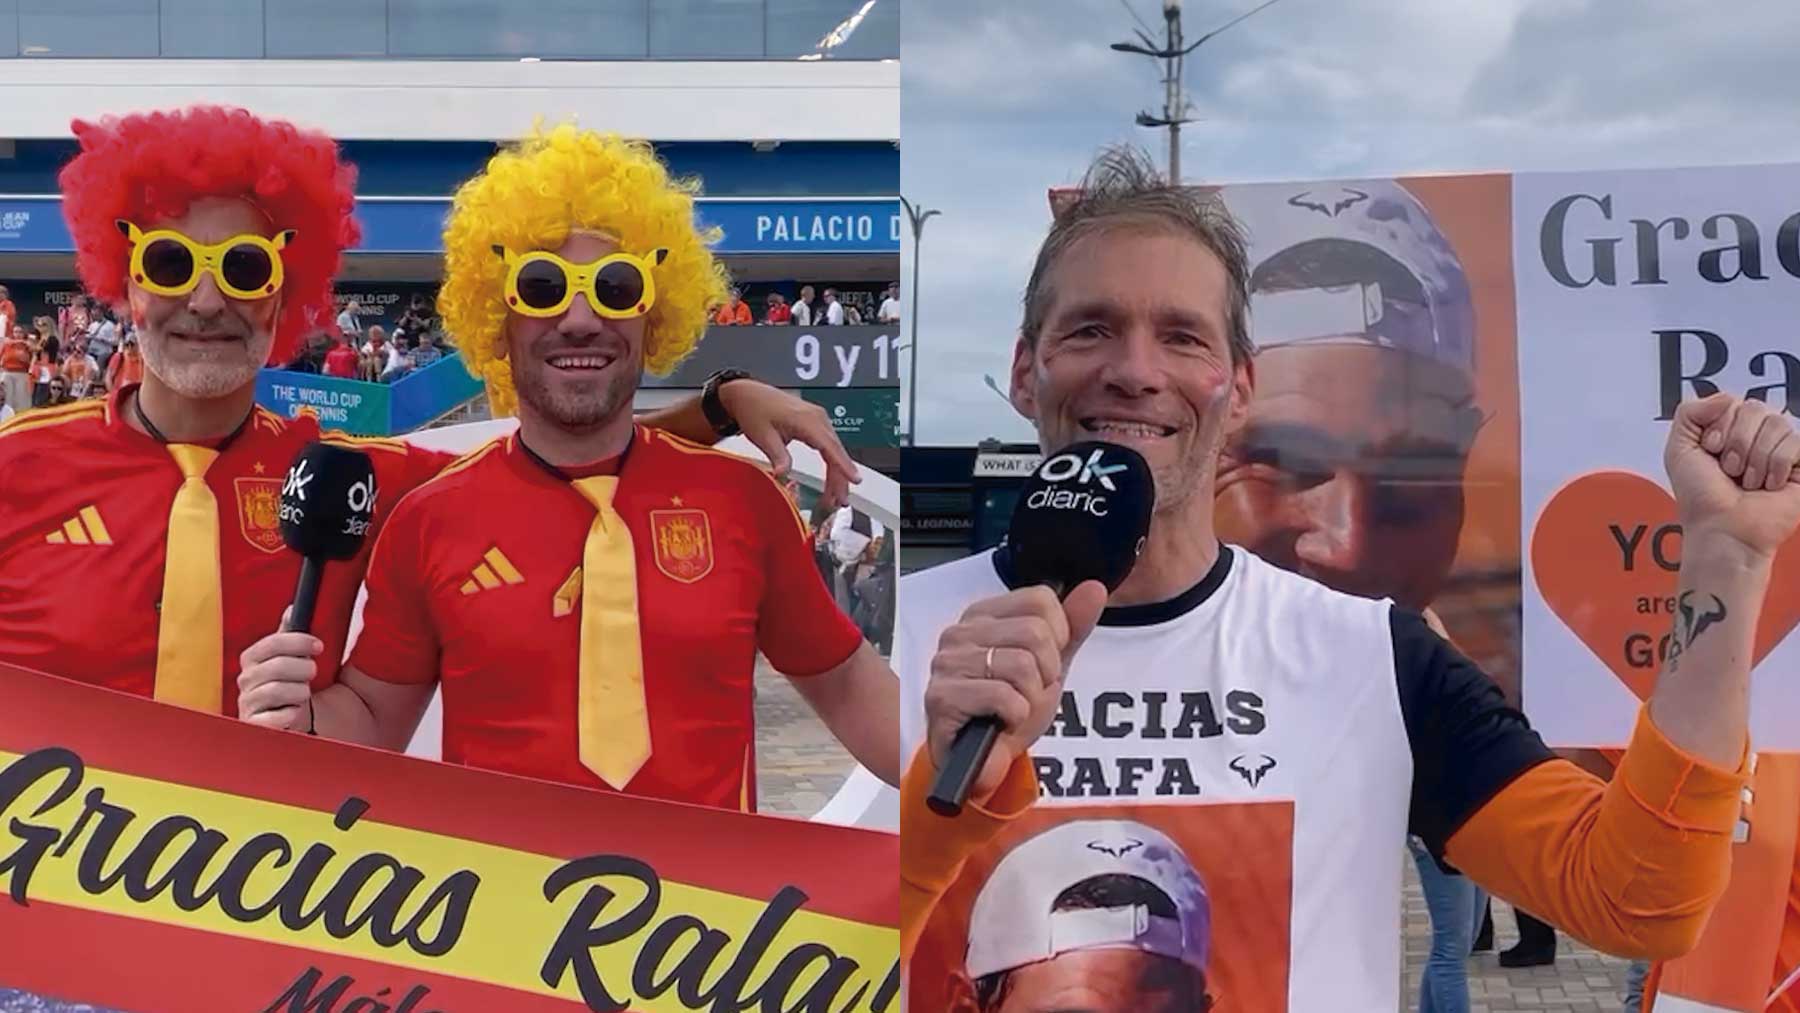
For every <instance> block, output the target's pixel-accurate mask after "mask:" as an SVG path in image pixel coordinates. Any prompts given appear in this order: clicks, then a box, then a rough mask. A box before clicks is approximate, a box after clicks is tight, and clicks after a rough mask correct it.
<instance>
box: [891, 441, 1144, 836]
mask: <svg viewBox="0 0 1800 1013" xmlns="http://www.w3.org/2000/svg"><path fill="white" fill-rule="evenodd" d="M1155 506H1156V483H1155V481H1154V480H1153V479H1152V478H1151V476H1150V466H1149V465H1148V464H1146V463H1144V458H1143V456H1142V455H1140V454H1139V453H1138V452H1137V451H1135V450H1132V449H1131V448H1129V447H1121V446H1119V445H1117V444H1114V443H1102V442H1099V441H1088V442H1083V443H1076V444H1072V445H1070V446H1068V447H1065V448H1063V449H1062V450H1060V451H1058V452H1057V453H1055V454H1052V455H1050V456H1049V457H1047V458H1045V459H1044V462H1043V463H1042V464H1040V465H1038V469H1037V471H1036V472H1035V473H1034V474H1033V475H1032V476H1031V478H1030V479H1029V480H1028V481H1027V482H1026V483H1025V487H1024V489H1022V490H1021V491H1020V493H1019V502H1018V504H1017V505H1016V506H1014V508H1013V515H1012V526H1011V527H1010V528H1008V529H1007V532H1006V545H1005V546H1004V547H1003V549H1002V551H1004V552H1005V553H1007V562H1008V563H1010V565H1011V570H1012V576H1013V580H1012V582H1011V583H1012V585H1013V586H1014V587H1028V586H1030V585H1033V584H1043V585H1045V586H1047V587H1049V588H1050V589H1051V590H1053V591H1055V592H1056V596H1057V597H1058V598H1061V597H1063V596H1064V595H1066V594H1068V593H1069V592H1070V591H1072V590H1074V589H1075V588H1077V587H1079V586H1081V584H1083V583H1085V582H1086V581H1090V580H1097V581H1100V582H1101V583H1102V584H1105V585H1106V590H1107V591H1109V592H1111V591H1113V590H1116V589H1117V588H1118V586H1119V585H1120V584H1123V583H1124V582H1125V577H1126V576H1127V575H1128V574H1130V573H1131V568H1132V566H1133V565H1135V564H1136V563H1137V558H1138V553H1140V552H1142V551H1143V550H1144V540H1145V538H1146V536H1148V535H1149V533H1150V513H1151V511H1152V510H1153V509H1154V508H1155ZM999 736H1000V722H999V720H998V719H997V718H995V717H993V716H992V715H983V716H981V717H977V718H973V719H971V720H970V721H969V723H968V724H966V725H963V726H962V728H960V729H958V730H957V733H956V738H955V739H954V740H953V741H952V742H951V743H950V753H949V755H948V756H946V757H945V759H944V767H943V769H942V770H940V771H938V776H937V780H936V781H935V782H934V783H933V784H932V786H931V794H930V795H928V796H926V799H925V801H926V804H927V805H929V806H930V807H931V811H932V812H935V813H937V814H938V815H940V816H955V815H957V814H958V813H960V812H962V807H963V803H964V802H967V801H968V798H969V789H970V788H971V787H973V786H974V784H975V777H976V775H978V774H980V773H981V768H982V767H984V766H986V765H987V758H988V754H989V753H990V752H992V751H993V749H994V741H995V740H996V739H997V738H999Z"/></svg>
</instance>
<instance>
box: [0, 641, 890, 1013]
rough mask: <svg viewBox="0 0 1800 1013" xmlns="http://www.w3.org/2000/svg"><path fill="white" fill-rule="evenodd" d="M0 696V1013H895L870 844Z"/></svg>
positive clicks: (310, 743) (50, 687)
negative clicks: (22, 1004) (98, 1011)
mask: <svg viewBox="0 0 1800 1013" xmlns="http://www.w3.org/2000/svg"><path fill="white" fill-rule="evenodd" d="M0 699H4V700H6V701H7V705H6V707H4V708H0V826H4V827H6V828H7V829H6V830H5V832H4V835H3V836H4V840H0V939H4V940H6V944H5V945H4V946H0V997H4V996H5V995H7V994H12V995H15V996H16V995H20V994H28V995H34V996H38V997H42V998H43V999H45V1000H48V1001H52V1002H56V1003H80V1004H82V1005H81V1006H80V1007H79V1008H82V1009H88V1008H91V1007H93V1006H99V1007H104V1008H106V1009H110V1010H118V1011H123V1013H178V1011H185V1010H243V1011H257V1010H262V1011H268V1013H300V1011H315V1013H317V1011H333V1010H335V1011H339V1013H349V1011H354V1010H377V1009H379V1010H388V1009H391V1010H394V1011H395V1013H400V1011H407V1013H427V1011H439V1013H476V1011H487V1010H509V1011H514V1010H516V1011H533V1010H543V1011H565V1010H569V1011H572V1010H581V1009H587V1010H596V1011H598V1010H608V1011H627V1010H629V1011H636V1013H664V1011H668V1013H675V1011H698V1010H708V1011H712V1010H721V1009H731V1010H741V1009H750V1008H758V1009H771V1010H774V1009H781V1010H787V1009H818V1010H824V1009H830V1010H833V1011H846V1013H861V1011H868V1013H880V1011H888V1010H897V1009H898V989H899V983H898V978H897V961H898V956H899V937H898V933H897V931H896V929H895V926H896V924H897V922H898V916H899V891H898V882H897V880H896V879H895V870H896V869H897V868H898V861H899V848H898V838H896V837H895V836H893V835H890V834H880V833H875V832H871V831H864V830H853V829H847V828H841V827H835V826H830V825H824V824H816V823H804V822H799V821H793V820H785V819H778V818H773V817H759V816H750V815H745V814H739V813H732V812H724V811H717V810H710V809H703V808H699V807H692V806H681V805H672V804H666V803H660V802H651V801H646V800H642V799H634V798H628V797H624V796H620V795H613V794H606V793H600V792H590V791H584V790H580V789H576V788H569V787H565V786H561V785H554V784H549V783H544V782H539V781H530V780H523V779H517V778H511V777H505V776H501V775H497V774H489V773H485V772H481V771H475V770H470V769H468V768H464V767H458V766H453V765H448V764H439V763H431V762H427V761H422V760H416V759H411V758H408V757H404V756H399V755H395V754H390V753H383V752H376V751H372V750H365V749H361V748H358V747H353V746H345V745H341V744H338V743H333V742H328V741H326V740H323V739H316V738H309V737H307V736H303V735H293V734H287V733H275V732H269V731H266V730H263V729H259V728H254V727H252V726H249V725H245V724H241V723H238V722H235V721H230V720H227V719H224V718H218V717H212V716H207V715H200V714H195V713H191V712H188V711H183V710H177V709H175V708H171V707H165V706H161V705H157V704H154V703H152V702H150V701H148V700H141V699H137V698H134V697H128V696H124V695H120V694H115V693H111V692H109V691H104V690H98V689H93V688H90V687H86V686H80V685H77V684H75V683H71V682H65V681H63V680H60V679H54V678H50V677H48V676H41V675H35V674H31V673H27V672H23V671H20V670H17V669H11V668H3V667H0ZM720 842H729V843H728V844H721V843H720ZM883 873H885V874H883ZM29 1008H33V1009H37V1008H42V1007H40V1006H38V1005H32V1006H30V1007H29Z"/></svg>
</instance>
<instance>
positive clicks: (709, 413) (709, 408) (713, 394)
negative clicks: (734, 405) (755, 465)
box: [700, 369, 756, 440]
mask: <svg viewBox="0 0 1800 1013" xmlns="http://www.w3.org/2000/svg"><path fill="white" fill-rule="evenodd" d="M754 379H756V378H755V377H753V376H751V375H750V374H749V373H746V372H744V371H743V370H741V369H721V370H719V371H718V372H717V373H714V374H713V375H711V376H709V377H707V378H706V385H705V386H704V387H702V388H701V389H700V410H701V411H702V412H704V413H705V414H706V421H707V423H708V424H709V425H711V426H712V428H713V433H714V434H715V435H717V436H718V437H719V439H721V440H722V439H724V438H726V437H727V436H736V435H737V434H738V433H740V432H743V430H742V429H740V428H739V427H738V424H737V420H736V419H734V418H732V417H731V413H730V412H728V411H726V410H725V403H724V402H723V401H720V400H719V388H720V387H723V386H725V385H726V384H728V383H730V382H731V381H733V380H754Z"/></svg>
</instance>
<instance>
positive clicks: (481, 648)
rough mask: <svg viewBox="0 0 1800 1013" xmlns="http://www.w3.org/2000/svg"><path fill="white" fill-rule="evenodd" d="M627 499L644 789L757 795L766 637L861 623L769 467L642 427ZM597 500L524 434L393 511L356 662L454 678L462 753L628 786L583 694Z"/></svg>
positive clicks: (806, 655) (389, 675) (473, 458)
mask: <svg viewBox="0 0 1800 1013" xmlns="http://www.w3.org/2000/svg"><path fill="white" fill-rule="evenodd" d="M619 469H620V470H619V487H618V491H617V493H616V494H615V497H614V508H615V509H617V510H618V512H619V514H620V515H621V516H622V517H623V518H624V519H625V524H626V527H627V529H628V530H629V531H630V532H631V540H632V548H633V556H634V561H635V566H636V571H637V601H638V620H639V636H640V638H641V641H642V654H643V662H644V692H645V696H646V700H647V703H648V706H649V714H650V747H651V754H650V759H649V761H648V762H647V763H645V765H644V766H643V768H642V769H640V770H639V771H638V773H637V775H636V776H635V777H633V779H632V781H631V783H630V784H628V785H627V786H626V791H627V793H629V794H632V795H640V796H645V797H649V798H660V799H668V800H673V801H679V802H690V803H695V804H699V805H709V806H716V807H721V808H727V809H740V810H745V811H754V809H755V777H754V771H755V766H754V763H755V757H754V755H753V754H754V749H755V711H754V706H753V694H752V689H753V679H754V668H755V660H756V652H757V650H758V649H760V650H761V651H762V652H763V654H765V655H766V656H767V657H768V658H769V661H770V663H771V664H773V665H774V666H775V667H776V668H777V669H779V670H780V671H782V672H784V673H786V674H788V675H790V676H794V677H797V678H798V677H804V676H808V675H816V674H818V673H821V672H824V671H827V670H829V669H831V668H835V667H836V666H837V665H839V664H841V663H843V662H844V661H845V660H846V659H847V658H849V657H850V655H851V653H852V652H854V651H855V650H856V648H857V646H858V645H859V644H860V643H861V642H862V635H861V633H859V632H858V630H857V629H856V627H855V626H854V625H853V624H851V622H850V620H849V619H848V618H847V617H845V616H844V614H843V613H842V612H841V611H839V610H838V608H837V605H836V603H835V602H833V601H832V599H831V596H830V594H829V593H828V592H827V591H826V589H825V584H824V582H823V581H822V580H821V579H820V577H819V571H818V569H817V567H816V566H815V565H814V563H813V559H812V554H811V550H810V548H809V547H808V540H807V532H806V525H805V524H804V523H803V522H802V521H801V520H800V516H799V515H798V514H797V513H795V511H794V507H793V504H792V502H790V501H789V500H788V498H787V495H786V494H785V493H784V492H782V490H781V488H780V487H779V486H778V485H776V484H775V481H774V480H773V479H772V478H770V477H769V475H768V473H767V472H765V471H763V470H762V469H760V468H758V467H756V466H755V465H752V464H750V463H748V462H746V461H743V460H741V459H738V458H735V457H732V456H731V455H729V454H724V453H721V452H719V451H715V450H711V449H708V448H704V447H700V446H698V445H697V444H692V443H689V442H687V441H685V440H682V439H679V438H677V437H674V436H671V435H669V434H668V433H665V432H662V431H661V430H658V429H651V428H647V427H644V426H638V427H636V428H635V429H634V430H633V433H632V440H631V445H630V449H628V450H627V452H626V453H625V455H624V459H623V461H622V462H621V463H620V465H619ZM593 521H594V507H593V505H592V504H591V503H589V502H588V501H587V500H586V499H584V498H583V497H582V495H581V493H580V492H578V491H577V490H576V489H574V488H573V487H571V486H570V484H569V483H568V482H567V481H565V480H563V479H561V478H558V477H557V476H555V475H554V474H552V473H551V471H550V470H549V469H548V468H546V467H545V466H544V465H543V464H541V463H539V462H538V461H536V460H533V459H532V457H531V456H530V451H528V450H526V449H525V448H524V447H523V446H522V445H521V444H520V443H519V440H518V437H517V436H516V435H514V436H509V437H507V438H506V439H504V440H497V441H495V442H493V443H489V444H487V445H486V446H484V447H482V448H481V449H479V450H476V451H474V452H472V453H471V454H468V455H466V456H465V457H463V458H462V459H461V460H460V461H459V462H458V463H456V464H454V465H451V466H450V467H449V468H447V469H446V470H445V472H444V473H443V474H442V475H441V476H439V477H438V478H436V479H434V480H432V481H430V482H428V483H426V484H425V485H423V486H421V487H420V488H419V489H418V490H416V491H415V492H413V493H412V494H411V495H410V496H408V497H407V498H406V499H405V500H404V501H403V502H401V503H400V504H399V505H398V506H397V507H396V508H395V510H394V515H393V519H392V521H391V522H390V523H389V524H388V525H387V527H386V529H385V530H384V532H383V534H382V537H381V539H380V540H379V541H378V542H377V544H376V546H375V558H374V561H373V562H372V563H371V565H370V569H369V579H368V592H369V598H368V602H367V603H366V604H365V605H364V607H363V632H362V635H361V636H360V637H359V638H358V639H357V644H356V649H355V651H354V652H353V654H352V656H351V663H352V664H353V665H355V666H356V668H357V669H359V670H361V671H362V672H364V673H366V674H367V675H369V676H370V677H372V678H377V679H382V680H385V681H389V682H397V683H414V684H417V683H427V682H431V681H433V680H437V679H441V680H442V689H443V699H444V759H446V760H449V761H451V762H454V763H464V764H468V765H469V766H472V767H482V768H486V769H489V770H498V771H504V772H507V773H512V774H520V775H524V776H527V777H536V778H541V779H544V780H551V781H561V782H564V783H567V784H575V785H581V786H583V787H590V788H599V789H601V790H611V789H610V788H608V787H607V785H606V784H605V782H603V781H602V780H600V778H598V777H596V776H595V775H594V774H593V772H592V771H590V770H588V769H587V768H586V767H584V766H582V764H581V760H580V754H579V743H578V728H577V713H576V700H577V692H578V686H579V678H578V676H579V670H580V669H579V666H580V653H581V652H580V647H581V602H580V589H581V572H580V570H581V560H582V547H583V545H584V543H585V542H586V540H587V536H588V531H589V529H590V527H591V526H592V525H593Z"/></svg>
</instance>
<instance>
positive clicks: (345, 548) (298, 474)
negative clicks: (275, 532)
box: [281, 441, 376, 633]
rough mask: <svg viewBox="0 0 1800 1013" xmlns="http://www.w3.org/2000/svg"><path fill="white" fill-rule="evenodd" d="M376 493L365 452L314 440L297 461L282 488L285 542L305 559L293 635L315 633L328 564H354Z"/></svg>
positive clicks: (296, 593) (291, 623)
mask: <svg viewBox="0 0 1800 1013" xmlns="http://www.w3.org/2000/svg"><path fill="white" fill-rule="evenodd" d="M375 492H376V490H375V466H374V464H372V463H370V461H369V455H367V454H365V453H363V452H362V451H360V450H350V449H348V448H346V447H337V446H332V445H331V444H329V443H320V442H318V441H314V442H312V443H309V444H307V446H306V448H305V449H304V450H302V451H300V453H299V455H298V456H296V457H295V458H294V464H293V467H290V468H289V469H288V473H287V481H286V482H285V483H283V485H282V487H281V540H282V541H284V542H286V543H287V546H288V548H290V549H293V550H294V551H295V552H298V553H300V555H301V557H302V560H301V563H300V584H299V586H298V587H296V588H295V589H294V608H293V612H292V613H291V614H290V615H289V616H288V624H287V628H288V629H289V630H290V631H293V632H296V633H311V632H312V618H313V606H314V605H316V604H317V603H318V600H319V577H320V575H321V574H323V572H324V570H325V561H326V560H328V559H349V558H351V557H353V556H355V555H356V554H357V552H358V551H360V550H361V549H362V544H363V539H364V538H366V537H367V536H368V534H369V524H370V518H372V517H373V516H374V515H375Z"/></svg>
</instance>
